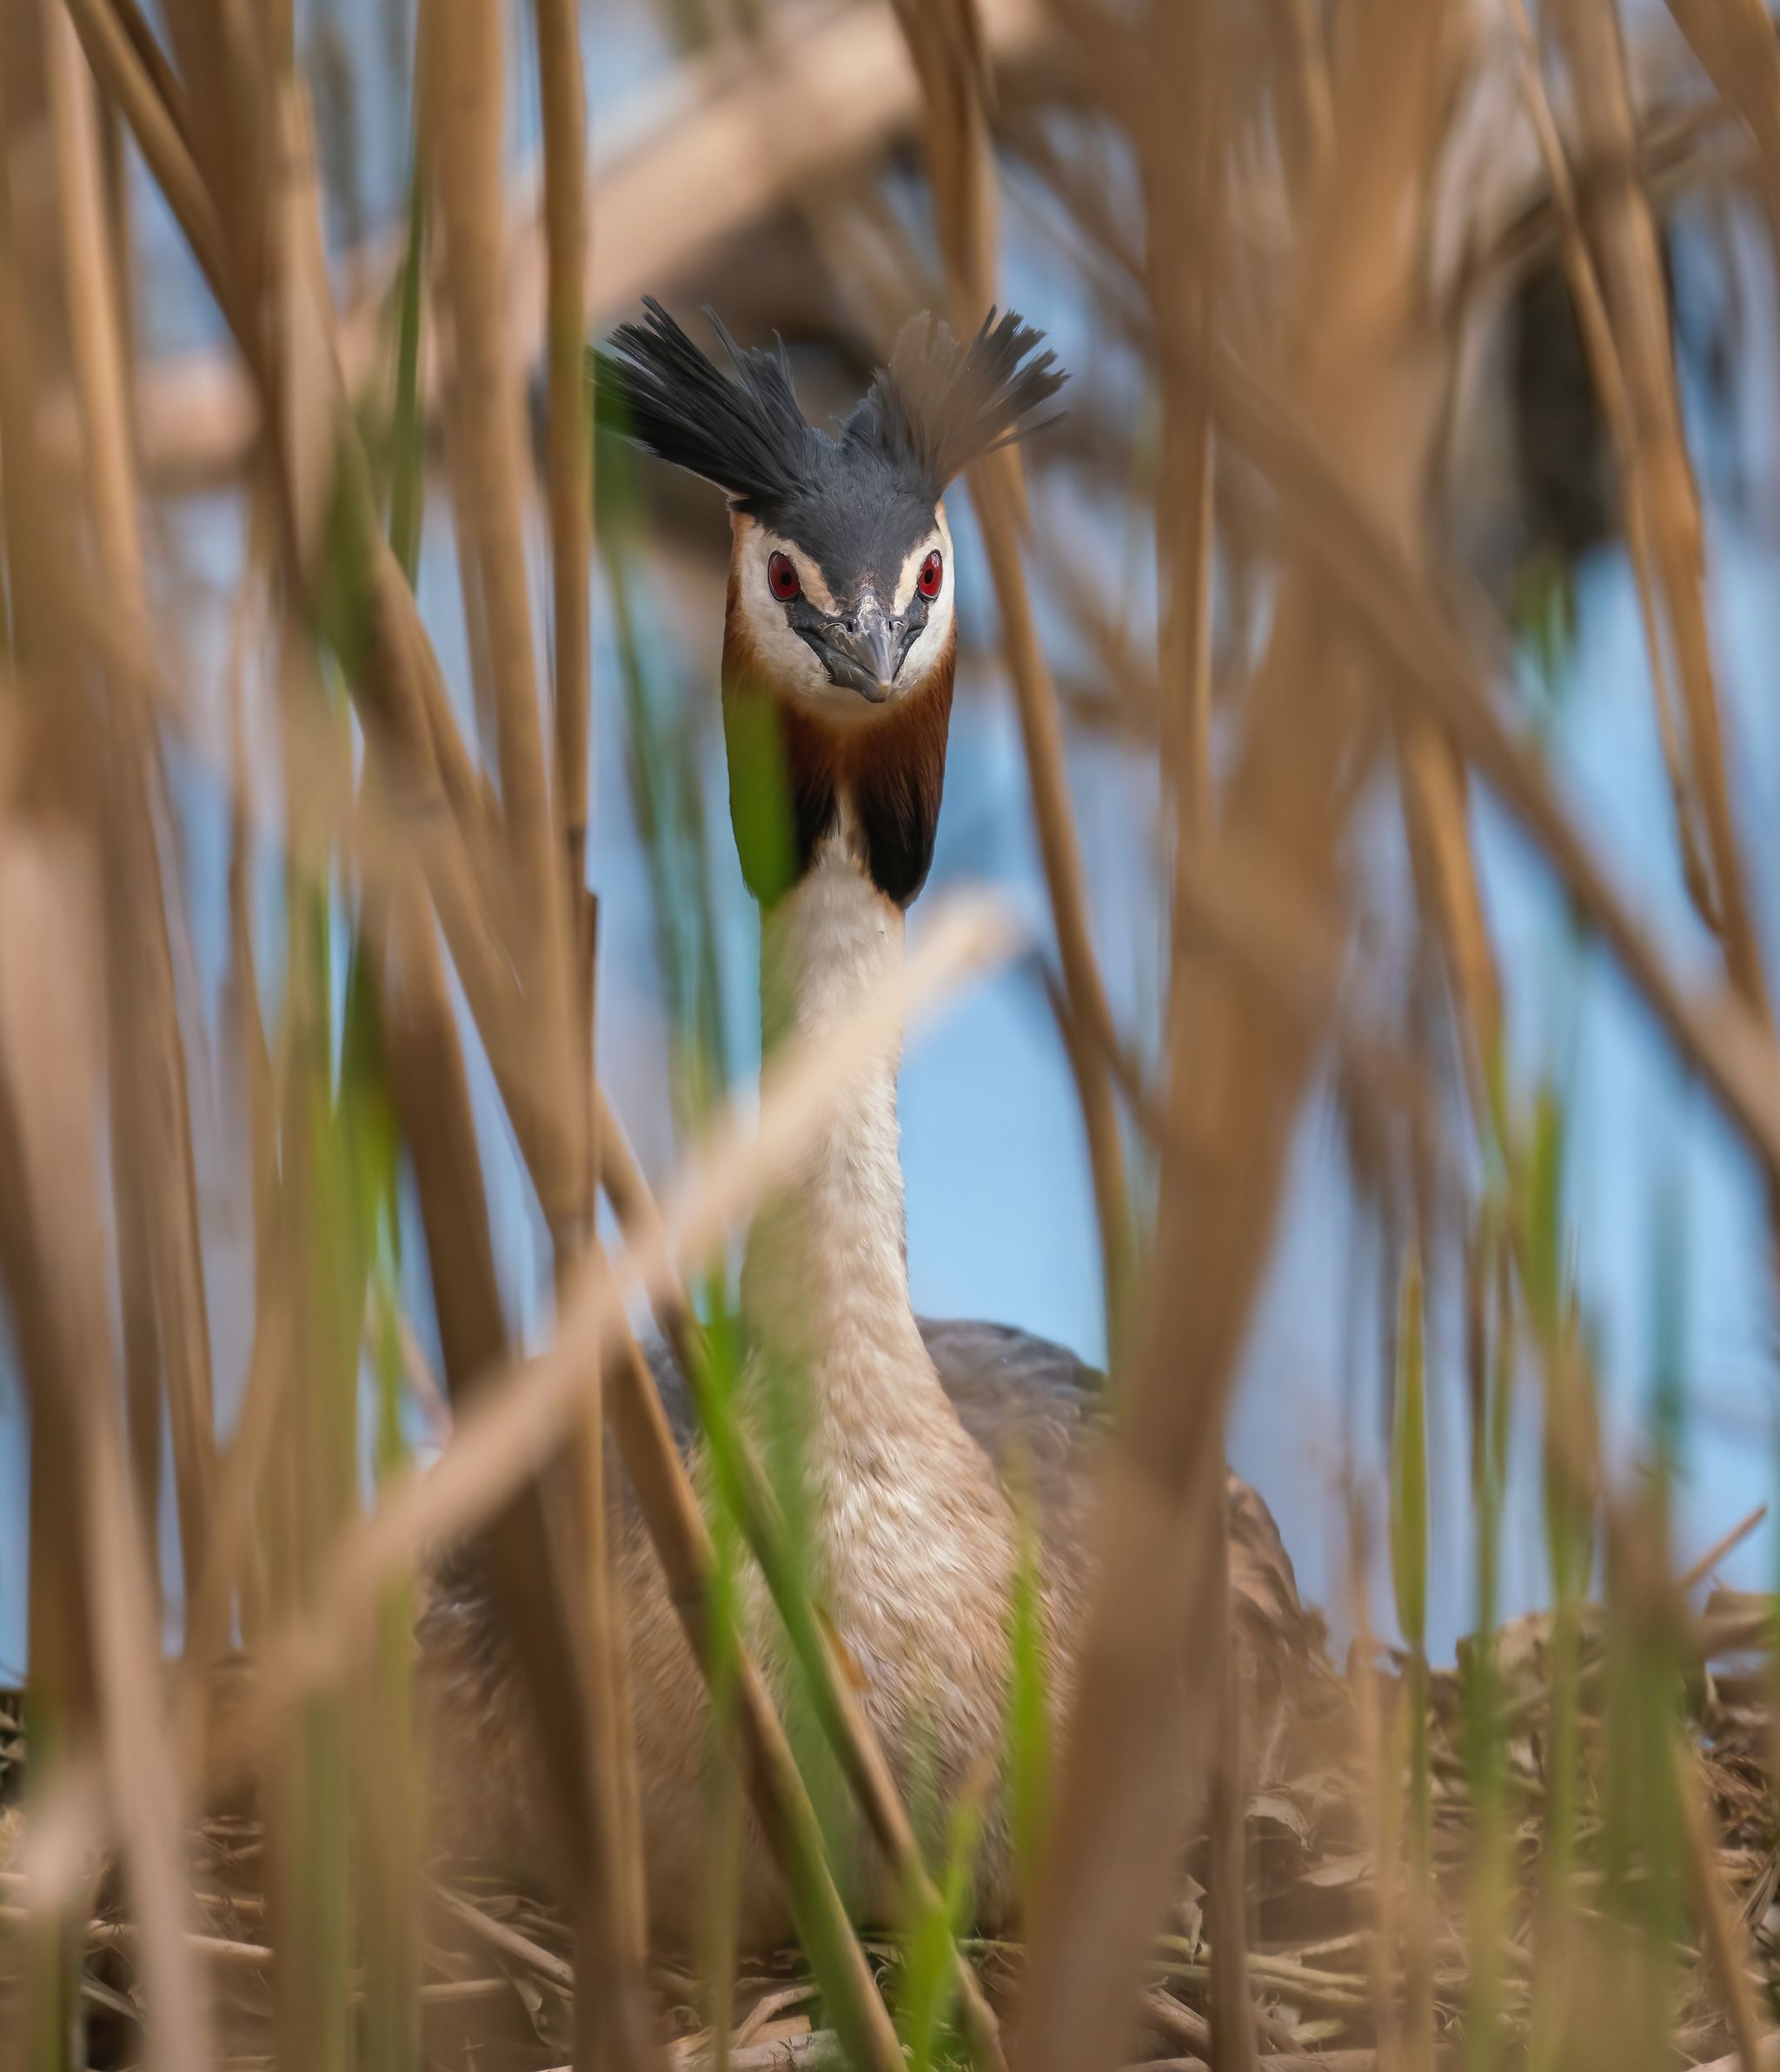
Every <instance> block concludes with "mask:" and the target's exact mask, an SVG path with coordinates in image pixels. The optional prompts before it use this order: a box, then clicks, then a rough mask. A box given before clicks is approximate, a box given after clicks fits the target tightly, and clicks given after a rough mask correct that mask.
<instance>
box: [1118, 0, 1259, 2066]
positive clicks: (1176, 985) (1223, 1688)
mask: <svg viewBox="0 0 1780 2072" xmlns="http://www.w3.org/2000/svg"><path fill="white" fill-rule="evenodd" d="M1147 26H1148V30H1149V39H1150V49H1151V53H1152V57H1153V60H1154V63H1155V65H1156V77H1155V82H1154V86H1153V89H1152V90H1151V91H1150V92H1148V93H1144V94H1140V95H1139V96H1138V98H1137V100H1136V102H1135V105H1134V109H1133V114H1134V116H1135V117H1136V120H1135V122H1134V123H1133V127H1134V128H1135V129H1136V132H1137V136H1138V140H1139V163H1140V166H1141V176H1142V179H1143V183H1144V219H1145V229H1146V249H1145V255H1144V285H1145V289H1146V292H1147V295H1148V297H1149V303H1150V310H1151V317H1152V322H1153V324H1154V326H1155V329H1156V334H1157V335H1158V336H1159V338H1162V339H1164V340H1169V339H1172V338H1175V337H1177V336H1179V337H1185V338H1186V339H1188V340H1189V341H1191V342H1192V345H1193V346H1194V347H1195V348H1197V352H1196V354H1195V355H1187V354H1182V353H1176V352H1166V353H1165V354H1164V355H1163V357H1162V364H1161V390H1162V432H1161V442H1160V448H1159V453H1158V455H1157V462H1156V489H1155V499H1154V503H1155V528H1156V560H1157V580H1158V584H1159V590H1160V595H1161V611H1160V621H1159V627H1158V637H1157V656H1156V663H1157V674H1158V678H1159V684H1160V687H1161V696H1162V723H1161V739H1162V748H1163V759H1164V765H1165V767H1166V771H1167V775H1168V784H1169V790H1170V796H1171V799H1172V806H1173V820H1174V824H1173V830H1172V833H1173V847H1174V884H1173V898H1172V906H1171V909H1170V925H1169V937H1170V941H1171V943H1172V960H1171V963H1172V971H1171V976H1170V987H1171V996H1172V1006H1171V1008H1170V1015H1171V1018H1172V1026H1175V1027H1177V1028H1179V1027H1185V1026H1186V1025H1187V1019H1188V1018H1189V1017H1190V1016H1191V1014H1192V994H1193V992H1194V989H1195V987H1196V986H1197V984H1198V973H1199V970H1200V968H1201V966H1202V965H1203V962H1204V954H1203V951H1202V949H1201V947H1200V946H1199V945H1198V944H1197V943H1195V942H1194V941H1192V940H1190V939H1189V937H1188V935H1187V933H1186V929H1185V926H1184V922H1185V918H1186V914H1187V913H1189V912H1190V911H1192V903H1193V899H1192V894H1193V880H1194V879H1195V876H1196V874H1198V873H1199V867H1200V865H1201V860H1202V859H1203V858H1204V856H1205V854H1206V853H1208V851H1209V849H1210V846H1211V841H1212V816H1213V814H1214V813H1215V810H1216V802H1215V799H1214V796H1213V791H1212V760H1211V759H1212V625H1211V568H1212V421H1211V413H1210V410H1209V408H1208V406H1207V402H1206V398H1205V388H1204V384H1203V383H1202V382H1200V381H1199V379H1198V378H1197V377H1196V376H1195V375H1192V372H1191V371H1190V369H1191V366H1192V357H1195V356H1196V357H1198V358H1199V359H1201V360H1202V359H1203V357H1204V349H1205V343H1206V342H1207V341H1208V340H1209V339H1210V337H1211V335H1212V327H1213V323H1214V305H1215V299H1216V276H1217V267H1218V263H1219V231H1220V228H1221V219H1222V210H1223V208H1224V204H1225V177H1224V175H1225V165H1224V154H1225V126H1226V125H1225V120H1224V119H1223V110H1222V108H1221V105H1220V103H1221V102H1222V100H1223V99H1224V97H1225V96H1228V95H1229V94H1230V93H1231V91H1232V88H1233V86H1234V68H1233V65H1232V63H1231V58H1230V54H1229V52H1228V50H1226V49H1225V44H1226V43H1227V42H1228V40H1229V27H1228V23H1227V22H1226V18H1225V14H1224V11H1223V10H1221V9H1219V8H1212V7H1197V8H1179V7H1176V6H1173V5H1172V4H1171V3H1170V0H1152V6H1151V8H1150V10H1149V16H1148V24H1147ZM1176 1054H1177V1055H1178V1054H1179V1053H1176ZM1168 1112H1171V1113H1176V1114H1178V1113H1179V1112H1181V1107H1180V1103H1179V1101H1177V1100H1172V1099H1171V1101H1170V1102H1169V1104H1168ZM1163 1271H1164V1272H1166V1271H1167V1268H1166V1265H1165V1266H1164V1267H1163ZM1207 1458H1208V1460H1210V1461H1211V1462H1212V1468H1213V1469H1214V1470H1215V1469H1216V1468H1218V1467H1219V1466H1220V1465H1221V1462H1220V1461H1219V1460H1218V1458H1216V1457H1214V1456H1210V1455H1208V1456H1207ZM1200 1500H1201V1501H1202V1502H1206V1503H1208V1504H1209V1505H1210V1507H1211V1509H1212V1511H1214V1512H1215V1511H1217V1510H1218V1508H1219V1487H1218V1485H1217V1480H1216V1478H1215V1476H1213V1477H1212V1479H1211V1480H1210V1481H1209V1483H1208V1485H1207V1486H1206V1487H1205V1489H1203V1490H1202V1491H1200ZM1211 1538H1212V1546H1211V1564H1212V1565H1211V1572H1210V1574H1209V1576H1208V1577H1207V1580H1206V1591H1207V1595H1208V1597H1209V1598H1210V1601H1211V1603H1212V1605H1213V1606H1214V1607H1223V1608H1224V1613H1225V1616H1224V1617H1216V1616H1215V1614H1214V1616H1213V1617H1212V1622H1211V1628H1210V1632H1209V1636H1208V1637H1209V1642H1210V1647H1209V1659H1208V1660H1207V1663H1206V1665H1205V1674H1206V1676H1207V1677H1208V1678H1209V1679H1210V1680H1211V1681H1212V1684H1213V1686H1214V1689H1215V1697H1214V1699H1213V1705H1214V1710H1215V1725H1214V1729H1213V1732H1212V1776H1211V1783H1210V1790H1209V1791H1208V1793H1207V1798H1206V1824H1207V1830H1208V1832H1209V1836H1210V1857H1209V1863H1208V1869H1207V1890H1206V1926H1207V1928H1208V1929H1209V1931H1210V1934H1211V1938H1212V1970H1213V1978H1212V2024H1213V2033H1212V2050H1211V2053H1210V2055H1211V2057H1212V2062H1213V2063H1214V2064H1215V2065H1216V2066H1217V2067H1218V2068H1219V2072H1252V2069H1253V2066H1254V2062H1255V2050H1256V2044H1255V2031H1254V2020H1253V2016H1252V1992H1251V1989H1250V1985H1249V1977H1248V1945H1247V1921H1246V1913H1247V1904H1246V1902H1247V1892H1248V1876H1247V1849H1246V1836H1245V1828H1244V1793H1243V1788H1242V1740H1241V1737H1242V1717H1241V1710H1240V1706H1239V1696H1238V1690H1237V1682H1236V1664H1235V1655H1234V1637H1233V1635H1232V1628H1231V1617H1230V1560H1229V1546H1228V1542H1227V1539H1226V1537H1225V1535H1224V1534H1223V1533H1222V1532H1221V1531H1219V1532H1217V1533H1214V1534H1212V1536H1211Z"/></svg>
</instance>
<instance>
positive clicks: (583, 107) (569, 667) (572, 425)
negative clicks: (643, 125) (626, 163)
mask: <svg viewBox="0 0 1780 2072" xmlns="http://www.w3.org/2000/svg"><path fill="white" fill-rule="evenodd" d="M535 4H536V14H537V23H538V71H539V76H540V79H541V83H542V88H543V118H544V122H543V127H544V242H545V251H546V257H547V262H548V293H547V296H546V302H545V315H544V335H545V340H546V346H547V355H548V366H549V384H550V388H549V394H550V428H549V452H548V467H549V485H550V554H551V574H552V582H553V591H552V594H553V597H554V600H555V613H554V617H553V620H552V624H551V630H552V633H553V634H554V636H555V749H556V759H555V798H556V820H557V827H558V831H559V835H560V839H561V842H562V845H563V850H564V867H565V869H566V871H567V874H568V888H569V896H570V899H571V900H572V901H575V902H577V903H578V901H579V898H580V894H581V888H582V887H583V885H584V884H585V883H586V879H587V844H588V718H589V707H590V698H591V690H592V676H591V671H592V657H591V653H590V647H589V637H588V571H589V567H590V562H591V556H592V551H593V441H592V437H591V435H590V423H589V412H588V395H587V376H586V371H585V362H586V353H587V332H588V309H587V286H586V282H587V251H588V203H587V190H588V180H587V103H586V89H585V86H584V84H583V81H582V76H581V17H580V13H579V10H577V8H576V7H575V5H574V4H573V0H535Z"/></svg>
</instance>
